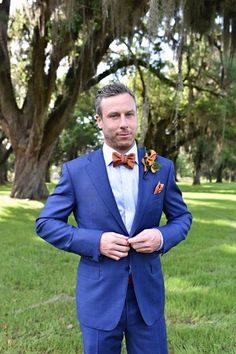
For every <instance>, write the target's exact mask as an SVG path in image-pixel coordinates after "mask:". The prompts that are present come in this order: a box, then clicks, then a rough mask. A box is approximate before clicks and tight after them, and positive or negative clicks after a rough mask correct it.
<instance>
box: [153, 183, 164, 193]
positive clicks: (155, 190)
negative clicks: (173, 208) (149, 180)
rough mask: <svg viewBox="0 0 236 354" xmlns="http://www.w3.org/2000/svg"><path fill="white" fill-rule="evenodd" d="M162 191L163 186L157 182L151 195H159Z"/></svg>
mask: <svg viewBox="0 0 236 354" xmlns="http://www.w3.org/2000/svg"><path fill="white" fill-rule="evenodd" d="M163 189H164V184H163V183H161V182H160V181H159V182H158V183H157V185H156V187H155V189H154V192H153V193H154V194H159V193H161V192H162V191H163Z"/></svg>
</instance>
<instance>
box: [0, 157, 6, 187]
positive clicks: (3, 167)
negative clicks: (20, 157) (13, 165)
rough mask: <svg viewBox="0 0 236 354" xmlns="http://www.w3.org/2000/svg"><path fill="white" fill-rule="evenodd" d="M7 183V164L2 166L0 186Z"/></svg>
mask: <svg viewBox="0 0 236 354" xmlns="http://www.w3.org/2000/svg"><path fill="white" fill-rule="evenodd" d="M5 183H7V164H6V162H4V163H1V164H0V185H1V184H5Z"/></svg>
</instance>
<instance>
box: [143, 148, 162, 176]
mask: <svg viewBox="0 0 236 354" xmlns="http://www.w3.org/2000/svg"><path fill="white" fill-rule="evenodd" d="M156 157H157V153H156V152H155V151H154V150H148V151H147V152H146V153H145V156H144V158H143V159H142V164H143V165H144V172H145V174H146V173H147V172H148V171H151V172H152V173H156V172H157V171H158V170H159V169H160V165H159V164H158V163H157V162H156Z"/></svg>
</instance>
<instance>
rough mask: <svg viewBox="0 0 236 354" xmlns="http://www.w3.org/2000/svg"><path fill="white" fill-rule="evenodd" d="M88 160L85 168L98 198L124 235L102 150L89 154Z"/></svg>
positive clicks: (123, 227) (124, 229) (123, 226)
mask: <svg viewBox="0 0 236 354" xmlns="http://www.w3.org/2000/svg"><path fill="white" fill-rule="evenodd" d="M88 159H89V160H90V163H89V164H88V165H87V166H86V170H87V173H88V175H89V177H90V179H91V181H92V182H93V184H94V186H95V188H96V190H97V192H98V194H99V196H100V198H101V199H102V200H103V202H104V203H105V205H106V206H107V208H108V209H109V210H110V212H111V213H112V215H113V216H114V218H115V219H116V221H117V222H118V224H119V225H120V227H121V228H122V229H123V231H124V232H125V234H127V230H126V228H125V225H124V223H123V220H122V218H121V216H120V213H119V209H118V207H117V204H116V201H115V197H114V195H113V193H112V189H111V187H110V183H109V179H108V175H107V171H106V165H105V161H104V158H103V153H102V149H99V150H97V151H94V152H93V153H91V154H90V155H89V156H88Z"/></svg>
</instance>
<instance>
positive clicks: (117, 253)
mask: <svg viewBox="0 0 236 354" xmlns="http://www.w3.org/2000/svg"><path fill="white" fill-rule="evenodd" d="M127 256H128V252H120V251H112V252H111V253H110V255H109V257H110V258H113V259H115V260H119V259H121V258H124V257H127Z"/></svg>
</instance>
